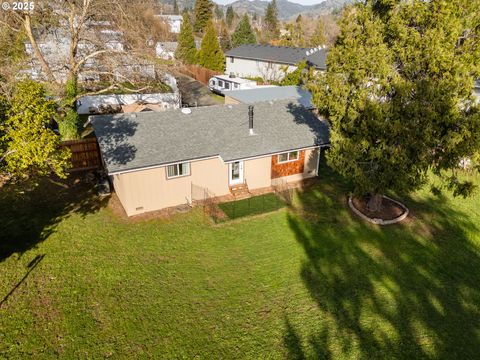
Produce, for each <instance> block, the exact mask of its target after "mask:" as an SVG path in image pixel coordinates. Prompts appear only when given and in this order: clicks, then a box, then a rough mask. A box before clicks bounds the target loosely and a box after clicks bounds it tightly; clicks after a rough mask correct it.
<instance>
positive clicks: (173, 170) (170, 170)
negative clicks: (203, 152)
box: [167, 162, 190, 179]
mask: <svg viewBox="0 0 480 360" xmlns="http://www.w3.org/2000/svg"><path fill="white" fill-rule="evenodd" d="M188 175H190V163H188V162H186V163H180V164H175V165H169V166H168V167H167V179H171V178H176V177H180V176H188Z"/></svg>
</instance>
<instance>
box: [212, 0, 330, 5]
mask: <svg viewBox="0 0 480 360" xmlns="http://www.w3.org/2000/svg"><path fill="white" fill-rule="evenodd" d="M234 1H236V0H214V2H216V3H218V4H222V5H225V4H230V3H232V2H234ZM289 1H290V2H293V3H297V4H302V5H314V4H320V3H321V2H323V1H324V0H289Z"/></svg>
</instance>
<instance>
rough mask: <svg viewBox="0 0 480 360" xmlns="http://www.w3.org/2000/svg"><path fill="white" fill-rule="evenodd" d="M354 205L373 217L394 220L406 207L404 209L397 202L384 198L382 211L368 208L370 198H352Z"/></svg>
mask: <svg viewBox="0 0 480 360" xmlns="http://www.w3.org/2000/svg"><path fill="white" fill-rule="evenodd" d="M352 201H353V205H354V206H355V207H356V208H357V209H358V210H359V211H360V212H361V213H362V214H364V215H366V216H368V217H369V218H371V219H382V220H393V219H396V218H398V217H399V216H401V215H402V214H403V213H404V212H405V209H403V208H402V207H401V206H400V205H399V204H397V203H396V202H394V201H392V200H390V199H388V198H383V202H382V209H381V210H380V211H370V210H369V209H368V208H367V203H368V198H367V197H364V198H355V197H354V198H352Z"/></svg>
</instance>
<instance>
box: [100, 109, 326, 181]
mask: <svg viewBox="0 0 480 360" xmlns="http://www.w3.org/2000/svg"><path fill="white" fill-rule="evenodd" d="M191 110H192V113H191V114H188V115H187V114H183V113H182V111H181V110H180V109H178V110H167V111H164V112H158V113H137V114H135V115H132V114H116V115H99V116H92V117H91V122H92V124H93V127H94V130H95V134H96V136H97V139H98V143H99V145H100V151H101V153H102V158H103V160H104V162H105V164H106V167H107V170H108V172H109V174H112V173H116V172H122V171H127V170H134V169H141V168H145V167H150V166H157V165H164V164H169V163H174V162H179V161H187V160H194V159H199V158H205V157H210V156H220V157H221V158H222V159H223V161H225V162H229V161H233V160H238V159H246V158H250V157H255V156H260V155H268V154H272V153H278V152H282V151H287V150H293V149H300V148H307V147H311V146H316V145H326V144H328V142H329V131H328V125H327V124H326V122H325V121H321V120H319V119H318V118H317V117H316V116H315V115H313V114H312V113H311V112H310V111H309V110H307V109H305V108H304V107H303V106H300V105H298V104H295V103H294V102H292V101H291V100H286V101H279V102H263V103H257V104H255V108H254V132H255V135H249V129H248V105H247V104H241V105H234V106H231V105H230V106H229V105H220V106H207V107H199V108H193V109H191Z"/></svg>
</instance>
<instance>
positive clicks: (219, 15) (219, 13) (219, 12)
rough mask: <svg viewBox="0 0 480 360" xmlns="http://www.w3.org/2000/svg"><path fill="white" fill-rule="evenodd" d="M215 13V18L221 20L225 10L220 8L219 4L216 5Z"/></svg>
mask: <svg viewBox="0 0 480 360" xmlns="http://www.w3.org/2000/svg"><path fill="white" fill-rule="evenodd" d="M214 12H215V17H216V18H217V19H219V20H222V19H223V9H222V8H221V7H220V6H218V4H215V9H214Z"/></svg>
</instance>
